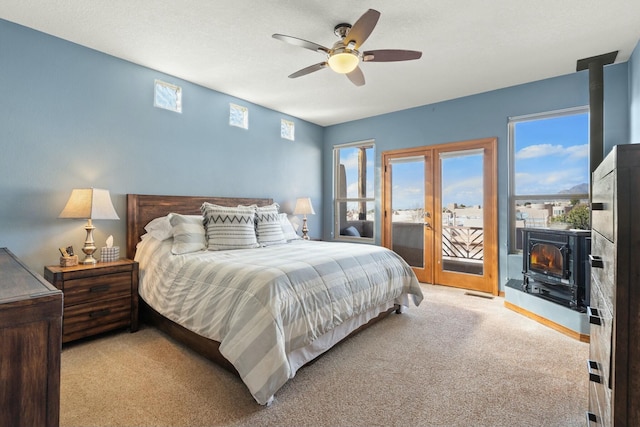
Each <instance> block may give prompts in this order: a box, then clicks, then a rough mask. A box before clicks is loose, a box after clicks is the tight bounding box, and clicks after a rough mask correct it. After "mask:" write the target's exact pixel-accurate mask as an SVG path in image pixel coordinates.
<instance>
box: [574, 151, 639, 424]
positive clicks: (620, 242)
mask: <svg viewBox="0 0 640 427" xmlns="http://www.w3.org/2000/svg"><path fill="white" fill-rule="evenodd" d="M590 261H591V301H590V307H589V310H588V311H589V322H590V324H591V325H590V329H591V331H590V333H591V341H590V349H589V361H588V362H587V368H588V371H589V380H590V381H589V412H588V413H587V419H588V422H587V424H588V425H589V426H616V427H623V426H640V144H638V145H618V146H616V147H614V149H613V150H612V151H611V153H609V155H608V156H607V157H606V158H605V159H604V160H603V161H602V163H601V164H600V166H598V168H597V169H596V170H595V172H594V173H593V191H592V240H591V256H590Z"/></svg>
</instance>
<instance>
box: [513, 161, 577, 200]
mask: <svg viewBox="0 0 640 427" xmlns="http://www.w3.org/2000/svg"><path fill="white" fill-rule="evenodd" d="M583 176H584V170H582V169H579V168H565V169H558V170H553V171H539V172H538V173H526V172H523V173H516V176H515V180H516V185H517V188H516V192H517V194H519V195H524V194H557V193H559V192H560V191H562V190H566V189H569V188H571V187H573V186H575V185H578V184H582V183H584V179H582V178H581V177H583Z"/></svg>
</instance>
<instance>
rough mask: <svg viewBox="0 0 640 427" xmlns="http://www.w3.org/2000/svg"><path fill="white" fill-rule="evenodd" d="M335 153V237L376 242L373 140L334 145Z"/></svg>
mask: <svg viewBox="0 0 640 427" xmlns="http://www.w3.org/2000/svg"><path fill="white" fill-rule="evenodd" d="M333 156H334V174H335V178H334V182H335V191H334V195H335V196H334V209H335V214H334V215H335V235H336V239H337V240H353V239H368V240H371V241H373V237H374V234H373V231H374V224H375V222H374V217H375V197H374V190H373V179H374V175H373V164H374V160H375V157H374V156H375V151H374V144H373V141H366V142H358V143H353V144H345V145H338V146H335V147H334V149H333Z"/></svg>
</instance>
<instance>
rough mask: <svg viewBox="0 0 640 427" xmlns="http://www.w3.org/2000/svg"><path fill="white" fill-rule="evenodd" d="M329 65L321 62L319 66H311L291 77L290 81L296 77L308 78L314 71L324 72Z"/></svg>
mask: <svg viewBox="0 0 640 427" xmlns="http://www.w3.org/2000/svg"><path fill="white" fill-rule="evenodd" d="M328 65H329V64H328V63H327V62H321V63H319V64H313V65H309V66H308V67H305V68H303V69H302V70H298V71H296V72H295V73H293V74H291V75H290V76H289V78H290V79H295V78H296V77H302V76H306V75H307V74H310V73H313V72H314V71H319V70H322V69H323V68H326V67H327V66H328Z"/></svg>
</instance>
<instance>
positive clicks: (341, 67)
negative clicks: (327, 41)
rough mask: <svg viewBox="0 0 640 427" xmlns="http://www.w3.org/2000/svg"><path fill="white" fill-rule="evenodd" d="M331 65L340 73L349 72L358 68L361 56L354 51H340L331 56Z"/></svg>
mask: <svg viewBox="0 0 640 427" xmlns="http://www.w3.org/2000/svg"><path fill="white" fill-rule="evenodd" d="M328 62H329V67H330V68H331V69H332V70H333V71H335V72H336V73H340V74H349V73H350V72H352V71H353V70H355V69H356V67H357V66H358V64H359V63H360V58H359V57H358V56H357V55H354V54H353V53H348V52H338V53H334V54H333V55H331V56H330V57H329V61H328Z"/></svg>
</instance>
